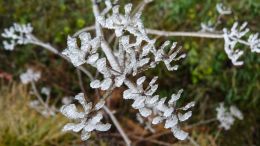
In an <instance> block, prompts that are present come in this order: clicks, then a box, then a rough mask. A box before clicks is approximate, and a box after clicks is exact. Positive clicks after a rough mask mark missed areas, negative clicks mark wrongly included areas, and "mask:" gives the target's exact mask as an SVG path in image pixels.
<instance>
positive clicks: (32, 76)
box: [20, 69, 41, 84]
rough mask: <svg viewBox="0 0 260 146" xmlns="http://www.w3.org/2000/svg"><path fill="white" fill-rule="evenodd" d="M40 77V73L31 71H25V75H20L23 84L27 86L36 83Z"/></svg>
mask: <svg viewBox="0 0 260 146" xmlns="http://www.w3.org/2000/svg"><path fill="white" fill-rule="evenodd" d="M40 77H41V73H40V72H35V71H33V70H32V69H27V71H26V72H25V73H22V74H21V75H20V79H21V81H22V83H23V84H28V83H30V82H37V81H38V80H39V79H40Z"/></svg>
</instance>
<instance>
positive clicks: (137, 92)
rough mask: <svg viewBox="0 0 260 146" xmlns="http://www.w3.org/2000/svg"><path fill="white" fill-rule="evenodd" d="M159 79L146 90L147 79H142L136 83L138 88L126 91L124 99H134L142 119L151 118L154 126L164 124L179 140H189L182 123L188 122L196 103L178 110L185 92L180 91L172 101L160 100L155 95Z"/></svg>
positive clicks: (173, 96) (153, 81)
mask: <svg viewBox="0 0 260 146" xmlns="http://www.w3.org/2000/svg"><path fill="white" fill-rule="evenodd" d="M157 78H158V77H154V78H153V79H152V80H151V81H150V82H149V85H148V86H147V87H146V88H144V87H143V83H144V82H145V80H146V77H144V76H143V77H140V78H139V79H137V81H136V85H137V87H132V88H131V87H130V88H129V89H127V90H125V91H124V94H123V98H124V99H132V100H133V101H134V102H133V104H132V107H133V108H134V109H137V110H138V111H139V113H140V115H141V116H142V117H149V118H151V119H152V124H154V125H156V124H160V123H164V127H165V128H166V129H171V131H172V133H173V135H174V136H175V137H176V138H178V139H179V140H184V139H186V138H187V136H188V133H186V132H185V131H183V130H181V129H180V127H179V123H180V122H184V121H186V120H188V119H189V118H190V117H191V115H192V111H190V108H192V107H193V106H194V105H195V103H194V102H190V103H188V104H187V105H185V106H184V107H181V108H177V107H176V103H177V101H178V100H179V99H180V97H181V94H182V92H183V90H179V91H178V93H177V94H172V96H171V98H170V100H168V101H166V99H167V97H164V98H160V97H159V95H155V94H154V93H155V92H156V90H157V88H158V84H155V82H156V80H157Z"/></svg>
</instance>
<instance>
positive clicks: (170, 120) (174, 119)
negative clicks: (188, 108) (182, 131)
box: [164, 115, 178, 129]
mask: <svg viewBox="0 0 260 146" xmlns="http://www.w3.org/2000/svg"><path fill="white" fill-rule="evenodd" d="M177 124H178V119H177V117H176V116H175V115H173V116H171V117H170V118H168V119H166V121H165V125H164V127H165V128H166V129H168V128H172V127H174V126H176V125H177Z"/></svg>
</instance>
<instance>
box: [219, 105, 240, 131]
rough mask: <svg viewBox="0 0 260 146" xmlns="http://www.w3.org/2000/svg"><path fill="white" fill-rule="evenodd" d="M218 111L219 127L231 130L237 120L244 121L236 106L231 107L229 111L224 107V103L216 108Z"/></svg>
mask: <svg viewBox="0 0 260 146" xmlns="http://www.w3.org/2000/svg"><path fill="white" fill-rule="evenodd" d="M216 111H217V120H218V121H219V122H220V125H219V127H221V128H224V129H225V130H229V129H230V127H231V126H232V125H233V124H234V122H235V118H237V119H239V120H243V118H244V117H243V114H242V113H241V111H240V110H239V109H238V108H237V107H236V106H234V105H232V106H230V108H229V109H227V108H226V107H224V103H220V104H219V106H218V107H217V108H216Z"/></svg>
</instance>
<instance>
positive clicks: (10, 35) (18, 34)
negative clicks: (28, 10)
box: [1, 23, 33, 51]
mask: <svg viewBox="0 0 260 146" xmlns="http://www.w3.org/2000/svg"><path fill="white" fill-rule="evenodd" d="M32 31H33V28H32V26H31V24H30V23H29V24H17V23H14V24H13V26H11V27H10V28H9V29H4V32H3V33H2V34H1V35H2V37H4V38H5V39H9V40H10V41H8V40H5V41H3V45H4V49H5V50H10V51H12V50H14V47H15V46H16V45H17V44H18V45H22V44H27V43H29V42H30V41H31V33H32Z"/></svg>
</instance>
